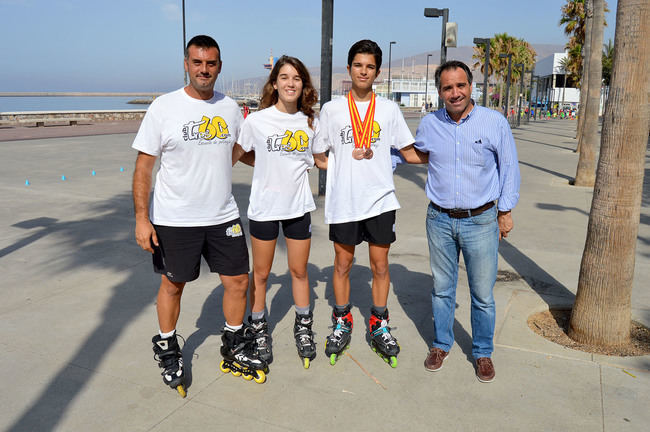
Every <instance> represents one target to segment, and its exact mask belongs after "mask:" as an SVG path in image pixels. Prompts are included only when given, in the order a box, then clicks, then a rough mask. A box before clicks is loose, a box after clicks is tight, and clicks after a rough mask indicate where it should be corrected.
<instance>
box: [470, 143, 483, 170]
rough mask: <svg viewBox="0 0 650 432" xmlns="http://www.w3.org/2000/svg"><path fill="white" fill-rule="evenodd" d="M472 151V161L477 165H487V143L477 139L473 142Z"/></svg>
mask: <svg viewBox="0 0 650 432" xmlns="http://www.w3.org/2000/svg"><path fill="white" fill-rule="evenodd" d="M471 149H472V150H471V152H470V155H469V157H470V163H471V164H472V165H475V166H481V167H483V166H485V158H486V152H487V148H486V144H485V143H483V142H482V140H480V139H479V140H476V141H474V142H473V143H472V146H471Z"/></svg>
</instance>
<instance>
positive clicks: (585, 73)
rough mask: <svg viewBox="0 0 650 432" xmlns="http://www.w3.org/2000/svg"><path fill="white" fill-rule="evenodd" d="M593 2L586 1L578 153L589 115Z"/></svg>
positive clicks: (591, 0)
mask: <svg viewBox="0 0 650 432" xmlns="http://www.w3.org/2000/svg"><path fill="white" fill-rule="evenodd" d="M593 18H594V13H593V0H585V43H584V44H583V45H582V54H583V55H582V77H581V80H580V107H579V108H578V113H579V114H578V125H577V127H578V128H577V130H576V139H577V140H578V145H577V146H576V152H578V153H580V150H581V149H582V140H583V131H584V125H585V117H586V114H587V93H589V52H590V51H591V30H592V23H593V22H594V19H593Z"/></svg>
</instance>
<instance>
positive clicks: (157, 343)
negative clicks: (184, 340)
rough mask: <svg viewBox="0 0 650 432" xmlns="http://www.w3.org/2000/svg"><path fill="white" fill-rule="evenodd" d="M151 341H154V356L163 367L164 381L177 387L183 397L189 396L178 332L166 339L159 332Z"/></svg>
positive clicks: (172, 386)
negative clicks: (186, 388)
mask: <svg viewBox="0 0 650 432" xmlns="http://www.w3.org/2000/svg"><path fill="white" fill-rule="evenodd" d="M151 342H152V343H153V352H154V355H153V358H154V359H155V360H156V361H157V362H158V366H159V367H160V368H161V369H162V372H161V375H162V377H163V382H164V383H165V384H167V385H168V386H170V387H171V388H173V389H176V391H178V394H180V395H181V396H182V397H185V396H187V393H186V391H185V372H184V371H183V353H182V352H181V348H180V346H178V337H177V336H176V333H174V335H173V336H171V337H169V338H166V339H163V338H162V337H160V335H159V334H157V335H155V336H154V337H153V338H152V339H151Z"/></svg>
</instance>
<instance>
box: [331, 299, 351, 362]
mask: <svg viewBox="0 0 650 432" xmlns="http://www.w3.org/2000/svg"><path fill="white" fill-rule="evenodd" d="M332 324H333V326H332V329H333V330H332V334H331V335H329V336H327V340H326V342H325V354H326V355H327V356H328V357H329V359H330V364H331V365H332V366H333V365H334V364H336V360H337V359H338V357H339V356H340V355H341V354H342V353H343V351H345V349H346V348H347V347H348V345H349V344H350V339H352V326H353V319H352V314H351V313H350V307H349V306H348V307H347V308H345V310H344V311H343V313H341V314H340V315H338V314H337V313H336V309H334V310H333V311H332Z"/></svg>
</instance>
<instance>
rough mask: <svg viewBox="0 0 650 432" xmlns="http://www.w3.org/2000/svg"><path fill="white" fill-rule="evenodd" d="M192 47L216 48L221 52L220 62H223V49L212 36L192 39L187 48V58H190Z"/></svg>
mask: <svg viewBox="0 0 650 432" xmlns="http://www.w3.org/2000/svg"><path fill="white" fill-rule="evenodd" d="M191 46H195V47H198V48H216V49H217V51H219V61H221V48H219V44H218V43H217V41H216V40H214V39H212V38H211V37H210V36H206V35H197V36H194V37H193V38H192V39H190V41H189V42H188V43H187V46H186V47H185V58H188V57H189V49H190V47H191Z"/></svg>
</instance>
